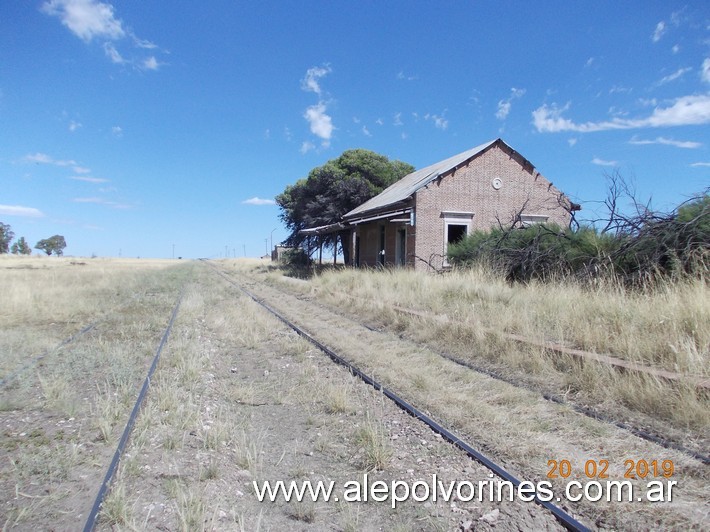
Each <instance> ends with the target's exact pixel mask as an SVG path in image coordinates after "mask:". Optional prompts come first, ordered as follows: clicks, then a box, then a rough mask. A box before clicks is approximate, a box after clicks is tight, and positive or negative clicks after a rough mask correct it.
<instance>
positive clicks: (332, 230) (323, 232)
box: [298, 222, 348, 236]
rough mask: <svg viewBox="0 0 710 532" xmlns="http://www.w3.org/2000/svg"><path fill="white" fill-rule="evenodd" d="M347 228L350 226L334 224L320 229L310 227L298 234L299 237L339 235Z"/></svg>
mask: <svg viewBox="0 0 710 532" xmlns="http://www.w3.org/2000/svg"><path fill="white" fill-rule="evenodd" d="M347 226H348V224H346V223H343V222H336V223H334V224H328V225H320V226H318V227H309V228H307V229H301V230H300V231H299V232H298V234H299V235H306V236H312V235H328V234H330V233H337V232H338V231H342V230H343V229H345V228H346V227H347Z"/></svg>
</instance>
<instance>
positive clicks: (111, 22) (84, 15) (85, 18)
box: [42, 0, 126, 42]
mask: <svg viewBox="0 0 710 532" xmlns="http://www.w3.org/2000/svg"><path fill="white" fill-rule="evenodd" d="M42 11H43V12H45V13H47V14H48V15H52V16H56V17H59V19H60V20H61V21H62V24H64V25H65V26H66V27H67V28H69V30H70V31H71V32H72V33H73V34H74V35H76V36H77V37H79V38H80V39H82V40H83V41H86V42H89V41H91V40H92V39H93V38H94V37H103V38H105V39H110V40H115V39H120V38H122V37H123V36H124V35H125V34H126V32H125V31H124V30H123V27H122V24H121V21H120V20H118V19H116V17H114V15H113V6H112V5H111V4H104V3H102V2H97V1H95V0H50V1H49V2H45V3H44V4H43V5H42Z"/></svg>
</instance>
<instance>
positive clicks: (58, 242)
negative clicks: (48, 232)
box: [35, 235, 67, 256]
mask: <svg viewBox="0 0 710 532" xmlns="http://www.w3.org/2000/svg"><path fill="white" fill-rule="evenodd" d="M65 247H67V242H66V240H64V237H63V236H62V235H54V236H52V237H49V238H45V239H43V240H40V241H39V242H37V245H36V246H35V249H41V250H42V251H44V252H45V253H46V254H47V255H51V254H52V253H54V254H55V255H60V256H61V255H63V254H64V248H65Z"/></svg>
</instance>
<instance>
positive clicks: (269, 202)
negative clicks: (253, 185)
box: [242, 197, 276, 205]
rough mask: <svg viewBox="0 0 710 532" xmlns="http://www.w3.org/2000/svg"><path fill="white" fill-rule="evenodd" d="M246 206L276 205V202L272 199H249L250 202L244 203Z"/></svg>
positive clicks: (245, 201)
mask: <svg viewBox="0 0 710 532" xmlns="http://www.w3.org/2000/svg"><path fill="white" fill-rule="evenodd" d="M242 203H243V204H244V205H276V202H275V201H274V200H272V199H264V198H259V197H253V198H249V199H248V200H244V201H242Z"/></svg>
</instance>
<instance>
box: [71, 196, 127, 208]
mask: <svg viewBox="0 0 710 532" xmlns="http://www.w3.org/2000/svg"><path fill="white" fill-rule="evenodd" d="M72 201H73V202H74V203H93V204H95V205H106V206H107V207H111V208H113V209H132V208H133V206H132V205H127V204H125V203H118V202H116V201H110V200H107V199H104V198H98V197H91V198H74V199H72Z"/></svg>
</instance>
